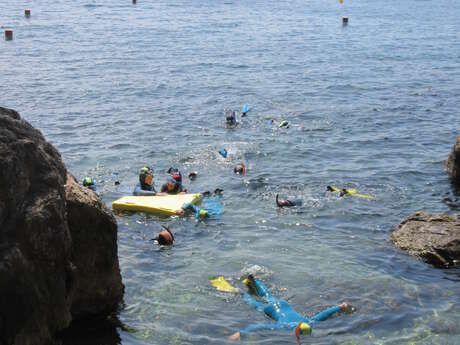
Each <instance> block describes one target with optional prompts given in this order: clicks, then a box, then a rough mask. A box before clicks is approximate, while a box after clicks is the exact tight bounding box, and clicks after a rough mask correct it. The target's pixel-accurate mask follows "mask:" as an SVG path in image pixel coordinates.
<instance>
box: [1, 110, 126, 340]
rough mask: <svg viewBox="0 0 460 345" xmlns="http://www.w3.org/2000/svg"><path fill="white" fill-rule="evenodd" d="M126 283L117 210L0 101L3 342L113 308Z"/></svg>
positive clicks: (38, 336)
mask: <svg viewBox="0 0 460 345" xmlns="http://www.w3.org/2000/svg"><path fill="white" fill-rule="evenodd" d="M66 182H67V184H66ZM123 288H124V287H123V284H122V282H121V276H120V270H119V267H118V255H117V225H116V222H115V220H114V218H113V216H112V215H111V214H110V212H109V211H107V210H106V208H105V207H104V205H103V204H102V203H101V202H100V201H99V199H98V197H97V196H96V195H95V194H94V193H93V192H92V191H90V190H86V189H84V188H83V187H81V186H79V185H78V184H77V183H76V182H75V180H74V179H73V177H71V176H70V175H68V173H67V169H66V167H65V165H64V163H63V162H62V160H61V157H60V154H59V152H58V151H57V150H56V149H55V148H54V147H53V146H52V145H51V144H49V143H48V142H46V140H45V139H44V137H43V136H42V134H41V133H40V132H39V131H38V130H36V129H34V128H33V127H32V126H31V125H30V124H29V123H27V122H26V121H24V120H22V119H21V118H20V116H19V114H18V113H17V112H15V111H14V110H10V109H5V108H1V107H0V344H1V345H4V344H5V345H6V344H15V345H22V344H47V343H50V342H52V339H53V335H54V334H55V333H56V332H57V331H59V330H61V329H63V328H65V327H67V326H68V325H69V324H70V322H71V320H72V319H73V318H82V317H86V316H90V315H93V314H100V313H102V314H104V313H109V312H111V311H114V310H115V309H116V308H117V305H118V303H119V302H120V301H121V299H122V297H123Z"/></svg>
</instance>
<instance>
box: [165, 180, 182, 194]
mask: <svg viewBox="0 0 460 345" xmlns="http://www.w3.org/2000/svg"><path fill="white" fill-rule="evenodd" d="M166 184H167V186H168V191H169V192H172V191H173V190H174V189H176V186H177V185H179V182H177V181H176V180H175V179H174V178H172V177H168V179H167V180H166Z"/></svg>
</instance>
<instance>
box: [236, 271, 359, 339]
mask: <svg viewBox="0 0 460 345" xmlns="http://www.w3.org/2000/svg"><path fill="white" fill-rule="evenodd" d="M243 283H245V284H246V285H247V286H248V289H249V291H250V292H251V293H252V294H254V295H256V296H257V297H261V298H262V299H263V300H264V301H265V303H263V302H261V301H259V300H258V299H256V298H254V297H252V296H251V295H249V294H248V293H245V294H244V300H245V301H246V303H247V304H248V305H249V306H251V307H254V308H256V309H257V310H258V311H260V312H264V313H265V314H266V315H267V316H269V317H271V318H272V319H273V320H275V321H276V323H262V324H253V325H249V326H247V327H246V328H244V329H242V330H240V331H238V332H236V333H234V334H232V335H231V336H229V337H228V339H229V340H240V338H241V336H245V335H247V334H248V333H250V332H254V331H258V330H276V329H292V330H295V336H296V338H297V341H298V342H299V343H300V336H301V335H310V334H311V331H312V327H313V326H314V325H315V323H317V322H318V321H324V320H326V319H327V318H329V317H330V316H332V315H334V314H336V313H338V312H350V311H352V310H353V309H352V307H351V306H349V305H348V304H347V303H342V304H340V305H337V306H334V307H331V308H328V309H326V310H324V311H322V312H320V313H318V314H316V315H315V316H313V317H312V318H308V317H304V316H302V315H300V314H299V313H298V312H297V311H296V310H295V309H294V308H293V307H292V306H291V305H290V304H289V303H288V302H287V301H285V300H282V299H279V298H276V297H273V296H272V294H271V293H270V291H269V290H268V289H267V287H266V286H265V285H264V284H263V283H262V282H261V281H260V280H258V279H255V278H254V277H253V276H252V275H249V276H248V278H247V279H245V280H244V281H243Z"/></svg>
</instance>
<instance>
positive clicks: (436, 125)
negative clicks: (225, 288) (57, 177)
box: [0, 0, 460, 345]
mask: <svg viewBox="0 0 460 345" xmlns="http://www.w3.org/2000/svg"><path fill="white" fill-rule="evenodd" d="M25 8H30V9H31V10H32V16H31V18H30V19H25V18H24V9H25ZM459 8H460V7H459V6H458V2H454V1H450V0H438V1H415V0H408V1H396V0H389V1H364V0H363V1H351V0H350V1H347V0H345V1H344V4H343V5H339V3H338V2H337V1H320V0H313V1H299V0H293V1H272V0H267V1H257V0H256V1H248V0H241V1H237V0H223V1H217V0H216V1H212V0H191V1H174V0H173V1H164V0H158V1H150V0H149V1H147V0H138V2H137V4H136V5H132V3H131V1H128V0H124V1H121V0H114V1H102V0H96V1H89V0H76V1H62V0H58V1H49V0H40V1H33V2H32V1H13V0H3V1H2V3H1V4H0V26H2V27H11V28H13V29H14V40H13V41H10V42H6V41H4V40H3V39H1V40H0V78H1V79H0V80H1V91H0V105H2V106H6V107H11V108H14V109H16V110H18V111H19V112H20V113H21V115H22V116H23V117H24V118H25V119H27V120H28V121H29V122H31V123H32V124H33V125H34V126H36V127H37V128H39V129H40V130H41V131H42V132H43V133H44V135H45V136H46V138H47V139H48V140H49V141H50V142H52V143H53V144H54V145H55V146H56V147H57V148H58V149H59V150H60V152H61V154H62V156H63V159H64V161H65V163H66V164H67V166H68V168H69V170H70V171H71V172H72V173H73V174H74V175H75V176H76V177H77V178H79V179H81V178H83V176H84V175H86V174H91V175H93V176H94V177H95V178H96V180H97V184H98V190H99V192H100V195H101V197H102V198H103V200H104V201H105V202H106V203H107V205H108V206H109V207H110V204H111V202H112V201H113V200H115V199H117V198H119V197H121V196H122V195H126V194H130V193H131V191H132V189H133V186H134V184H135V183H136V182H137V171H138V169H139V168H140V167H141V166H142V165H143V164H150V165H152V166H153V167H154V170H155V177H156V185H157V187H158V186H159V185H160V184H161V183H162V182H163V180H164V178H165V171H166V170H167V169H168V168H169V167H170V166H177V167H179V168H180V169H181V170H182V171H183V173H184V175H188V172H190V171H194V170H196V171H198V174H199V175H198V178H197V179H196V180H195V181H193V182H189V181H186V183H185V184H186V187H187V188H188V189H189V190H191V191H204V190H214V189H215V188H217V187H219V188H222V189H224V195H223V198H222V202H223V204H224V213H223V214H222V215H221V217H220V218H219V219H214V220H209V221H206V222H200V223H196V222H195V220H194V219H193V218H185V219H178V218H173V219H162V218H157V217H155V216H151V215H145V214H134V215H123V214H120V215H117V221H118V224H119V232H118V236H119V241H118V243H119V258H120V265H121V270H122V276H123V280H124V283H125V284H126V294H125V307H124V309H123V310H122V311H121V312H120V315H119V318H120V320H121V321H122V322H123V323H124V324H125V325H127V326H128V327H127V328H129V329H131V331H127V330H121V329H118V330H117V334H116V336H115V337H114V339H112V340H110V341H109V340H107V341H106V342H104V343H111V344H114V343H122V344H224V343H231V342H229V341H227V340H226V337H227V336H228V335H230V334H232V333H233V332H235V331H236V330H238V329H240V328H243V327H245V326H246V325H247V324H249V323H254V322H267V320H266V319H265V317H264V316H263V315H262V314H260V313H258V312H257V311H254V310H250V309H249V308H248V306H247V305H246V304H245V303H244V302H243V300H242V297H241V295H228V294H224V293H219V292H216V291H215V290H214V289H213V288H212V286H211V285H210V284H209V283H208V280H209V278H210V277H213V276H216V275H225V276H226V277H229V278H232V283H233V284H235V285H236V286H239V287H242V286H241V283H240V281H239V277H240V276H242V275H244V274H247V273H249V272H254V273H255V275H256V276H257V277H259V278H261V279H263V280H264V282H265V283H266V285H267V286H268V287H269V288H270V289H271V290H272V292H273V293H274V294H276V295H279V296H280V297H283V298H285V299H287V300H289V301H290V302H291V303H292V304H293V305H294V306H295V307H296V308H297V309H298V310H299V311H303V312H305V313H306V314H308V315H312V314H314V313H315V312H317V311H319V310H321V309H322V308H324V307H327V306H330V305H333V304H337V303H340V302H342V301H344V300H345V301H349V302H350V303H352V304H353V305H355V306H356V307H357V311H356V312H355V313H354V314H352V315H341V316H339V317H336V318H333V319H331V320H328V321H326V322H324V323H321V324H320V325H318V326H317V327H316V328H315V329H314V331H313V335H312V337H311V338H308V339H306V343H308V344H417V345H419V344H440V345H445V344H449V345H450V344H452V345H457V344H460V307H459V302H460V297H459V296H460V283H459V280H460V279H459V271H458V270H449V271H445V270H438V269H434V268H432V267H430V266H428V265H426V264H424V263H422V262H420V261H418V260H417V259H415V258H413V257H410V256H408V255H406V254H405V253H403V252H401V251H399V250H397V249H395V248H393V246H392V245H391V243H390V241H389V237H390V232H391V229H392V227H393V226H394V225H396V224H398V223H399V222H400V221H401V220H402V219H403V218H405V217H406V216H408V215H409V214H411V213H413V212H415V211H418V210H427V211H433V212H457V211H458V209H459V206H458V205H459V202H458V200H457V196H456V195H454V194H453V192H452V187H451V185H450V183H449V180H448V178H447V175H446V173H445V171H444V167H443V160H445V159H446V158H447V155H448V153H449V151H450V149H451V147H452V145H453V143H454V141H455V138H456V136H457V135H458V134H459V132H460V123H459V110H458V108H459V106H460V97H459V96H460V39H459V38H460V37H459V36H460V35H459V28H460V25H459V23H460V22H459V17H460V9H459ZM343 15H347V16H348V17H349V25H348V26H346V27H342V24H341V17H342V16H343ZM2 32H3V30H2ZM2 35H3V34H2ZM2 38H3V37H2ZM245 103H249V104H251V105H252V111H251V112H250V113H249V116H248V117H247V118H245V119H244V121H243V122H242V123H241V125H240V126H239V127H238V128H236V129H233V130H229V129H227V128H225V125H224V113H225V111H226V110H228V109H240V108H241V106H242V105H243V104H245ZM272 118H275V119H277V120H280V119H285V120H288V121H289V122H290V123H291V126H290V128H289V129H279V128H277V127H276V126H275V125H273V124H271V123H270V119H272ZM222 147H225V148H227V150H228V152H229V157H228V158H227V160H225V159H223V158H222V157H221V156H220V155H219V154H218V153H217V152H218V150H219V149H220V148H222ZM242 159H245V160H246V161H247V163H248V172H247V174H246V175H245V176H236V175H234V174H233V166H234V165H235V164H236V163H238V162H240V161H241V160H242ZM117 180H119V181H120V182H121V184H120V185H119V186H115V185H114V182H115V181H117ZM329 184H330V185H337V186H347V187H354V188H357V189H358V190H359V191H360V192H362V193H366V194H372V195H375V197H376V199H375V200H373V201H369V200H362V199H353V198H339V197H337V196H334V195H328V194H326V192H325V187H326V185H329ZM276 193H281V195H283V196H286V195H296V196H300V197H302V198H303V199H304V205H303V206H302V207H301V208H297V209H286V210H278V209H277V208H276V206H275V203H274V196H275V194H276ZM161 224H166V225H168V226H170V227H171V229H172V231H173V232H174V234H175V237H176V243H175V245H174V246H173V247H172V248H158V247H157V246H156V245H155V244H153V242H152V241H150V240H151V238H153V237H154V236H155V235H156V233H157V232H158V231H159V230H160V225H161ZM101 250H103V249H101ZM89 339H91V337H89ZM92 340H93V341H91V340H90V341H89V342H88V343H94V344H98V343H102V341H100V340H98V339H96V338H94V339H92ZM245 342H246V343H248V344H296V340H295V337H294V336H293V332H288V331H286V332H263V333H261V334H255V335H252V336H251V337H249V339H246V340H245ZM77 343H79V341H78V339H77ZM80 343H82V342H80Z"/></svg>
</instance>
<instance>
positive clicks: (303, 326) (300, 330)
mask: <svg viewBox="0 0 460 345" xmlns="http://www.w3.org/2000/svg"><path fill="white" fill-rule="evenodd" d="M300 334H302V335H309V334H311V327H310V325H309V324H308V323H306V322H303V321H300V322H299V324H298V325H297V328H296V329H295V336H296V338H297V340H299V339H300Z"/></svg>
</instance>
